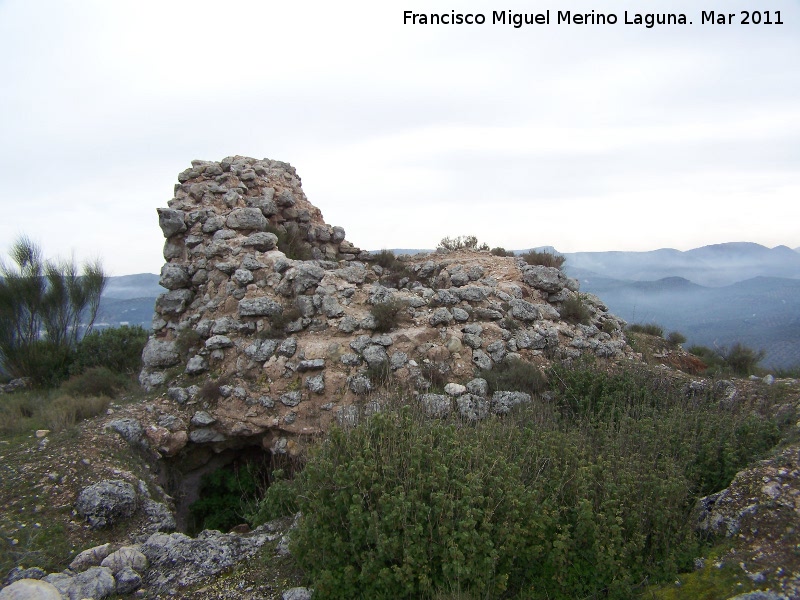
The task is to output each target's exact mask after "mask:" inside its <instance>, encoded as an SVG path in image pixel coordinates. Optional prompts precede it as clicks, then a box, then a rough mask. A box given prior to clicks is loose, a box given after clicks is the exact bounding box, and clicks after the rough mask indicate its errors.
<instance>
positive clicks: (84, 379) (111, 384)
mask: <svg viewBox="0 0 800 600" xmlns="http://www.w3.org/2000/svg"><path fill="white" fill-rule="evenodd" d="M129 383H130V378H129V377H127V376H125V375H123V374H122V373H115V372H114V371H112V370H111V369H108V368H106V367H92V368H90V369H87V370H86V371H84V372H82V373H81V374H80V375H73V376H72V377H70V378H69V379H68V380H67V381H65V382H64V383H62V384H61V388H60V389H61V391H63V392H65V393H67V394H69V395H71V396H76V397H79V396H105V397H107V398H116V396H117V394H118V393H119V392H120V391H121V390H124V389H125V388H126V387H128V384H129Z"/></svg>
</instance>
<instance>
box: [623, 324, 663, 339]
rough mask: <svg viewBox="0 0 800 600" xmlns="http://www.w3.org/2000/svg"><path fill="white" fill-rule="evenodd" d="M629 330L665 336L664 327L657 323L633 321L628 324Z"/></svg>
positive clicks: (630, 331)
mask: <svg viewBox="0 0 800 600" xmlns="http://www.w3.org/2000/svg"><path fill="white" fill-rule="evenodd" d="M627 331H628V332H629V333H643V334H645V335H653V336H655V337H661V338H663V337H664V328H663V327H661V325H658V324H657V323H633V324H631V325H628V327H627Z"/></svg>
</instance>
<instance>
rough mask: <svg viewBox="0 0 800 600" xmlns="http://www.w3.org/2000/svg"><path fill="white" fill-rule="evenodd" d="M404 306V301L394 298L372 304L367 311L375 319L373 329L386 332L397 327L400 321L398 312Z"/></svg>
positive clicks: (400, 311) (399, 312)
mask: <svg viewBox="0 0 800 600" xmlns="http://www.w3.org/2000/svg"><path fill="white" fill-rule="evenodd" d="M405 307H406V304H405V302H403V301H402V300H395V299H392V300H388V301H386V302H379V303H378V304H373V305H372V306H371V307H370V309H369V312H370V314H371V315H372V317H373V318H374V319H375V331H377V332H379V333H386V332H388V331H391V330H392V329H394V328H395V327H397V325H398V323H399V322H400V314H401V313H402V311H403V309H405Z"/></svg>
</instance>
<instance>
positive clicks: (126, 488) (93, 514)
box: [75, 479, 139, 528]
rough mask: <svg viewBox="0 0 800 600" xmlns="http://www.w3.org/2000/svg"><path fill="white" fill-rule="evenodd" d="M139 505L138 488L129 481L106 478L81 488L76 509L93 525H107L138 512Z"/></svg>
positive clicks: (97, 526) (96, 526)
mask: <svg viewBox="0 0 800 600" xmlns="http://www.w3.org/2000/svg"><path fill="white" fill-rule="evenodd" d="M138 506H139V502H138V497H137V495H136V490H135V489H134V487H133V486H132V485H131V484H130V483H128V482H127V481H123V480H121V479H106V480H104V481H101V482H99V483H95V484H94V485H90V486H89V487H86V488H84V489H83V490H81V492H80V494H78V499H77V501H76V502H75V510H76V511H77V512H78V514H79V515H80V516H82V517H84V518H85V519H86V520H87V521H89V523H90V524H91V526H92V527H95V528H99V527H106V526H107V525H112V524H114V523H117V522H119V521H121V520H123V519H127V518H129V517H131V516H132V515H133V513H135V512H136V509H137V508H138Z"/></svg>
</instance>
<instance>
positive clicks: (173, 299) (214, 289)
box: [140, 156, 629, 455]
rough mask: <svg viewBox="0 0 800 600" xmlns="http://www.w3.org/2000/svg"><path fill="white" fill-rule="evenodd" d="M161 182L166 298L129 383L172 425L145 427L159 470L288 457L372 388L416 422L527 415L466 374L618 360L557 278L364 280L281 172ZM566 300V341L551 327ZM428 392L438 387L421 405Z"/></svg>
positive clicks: (248, 163)
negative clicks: (256, 451)
mask: <svg viewBox="0 0 800 600" xmlns="http://www.w3.org/2000/svg"><path fill="white" fill-rule="evenodd" d="M178 180H179V182H180V183H179V184H178V185H176V186H175V197H174V198H173V199H172V200H171V201H170V202H169V208H165V209H159V210H158V216H159V224H160V226H161V229H162V231H163V233H164V237H165V238H166V242H165V245H164V258H165V260H166V262H165V264H164V267H163V268H162V271H161V284H162V285H163V286H164V287H165V288H167V289H168V290H169V291H167V292H165V293H164V294H162V296H161V297H159V299H158V300H157V303H156V314H155V317H154V320H153V335H152V337H151V339H150V340H149V342H148V344H147V346H146V347H145V350H144V353H143V363H144V368H143V370H142V372H141V374H140V382H141V384H142V385H143V386H144V387H145V388H147V389H150V390H153V389H156V388H159V387H161V386H164V388H165V389H167V390H168V394H167V395H168V398H169V401H170V402H172V403H174V404H175V405H177V406H176V408H180V407H182V410H184V411H186V415H185V419H184V420H179V422H180V423H181V424H182V426H180V427H171V428H170V427H166V426H162V425H153V426H151V427H150V428H148V430H147V431H148V437H149V439H150V442H151V445H153V446H154V447H156V448H157V449H159V451H160V452H162V454H166V455H173V454H176V453H177V452H179V451H180V450H181V449H182V448H183V447H184V446H185V445H186V444H187V443H195V444H211V445H214V446H215V447H217V448H223V447H225V446H226V445H233V444H234V443H241V441H242V439H249V440H251V441H253V440H257V441H258V442H259V443H260V444H262V445H263V446H264V447H267V448H270V449H271V450H272V451H273V452H290V453H291V452H292V451H293V448H295V447H296V442H297V440H298V438H300V437H302V436H305V435H314V434H316V433H319V432H320V431H323V430H325V429H326V428H327V427H328V426H329V425H330V423H331V422H332V421H334V420H338V421H339V422H352V421H354V420H356V419H358V418H359V416H360V415H361V414H363V412H364V410H371V409H374V408H376V402H377V403H379V402H380V390H378V387H379V386H378V385H377V375H376V374H381V373H382V374H383V375H382V376H384V377H385V375H386V374H387V373H389V374H390V376H391V379H392V381H393V382H395V383H396V384H397V385H398V386H403V387H404V388H405V389H408V390H409V393H410V394H413V395H415V396H416V397H417V398H418V399H419V401H420V402H421V403H422V405H423V406H425V407H426V408H427V409H430V410H429V411H430V412H431V413H432V414H444V413H447V412H450V411H461V413H462V415H464V416H465V417H468V418H480V417H481V416H485V415H486V414H488V413H489V412H492V411H493V412H505V411H507V410H508V409H509V407H510V406H511V405H513V404H514V403H516V402H522V401H529V400H530V398H529V397H528V398H527V399H526V398H525V397H524V396H525V395H524V394H523V395H522V396H513V397H510V396H508V395H506V396H502V395H500V396H497V394H495V396H497V397H495V396H489V395H488V394H487V393H486V390H485V386H483V385H482V384H481V383H480V381H481V380H476V381H473V380H474V378H475V375H476V374H477V373H478V371H479V369H491V368H493V367H495V366H496V365H497V364H498V363H502V362H504V361H508V360H511V359H515V358H516V359H520V360H526V361H530V362H534V363H536V364H540V365H546V364H547V363H548V361H550V360H551V359H553V358H576V357H579V356H581V355H582V354H584V353H591V354H594V355H596V356H599V357H606V358H614V357H621V356H623V354H624V353H625V352H626V351H629V349H628V348H627V347H626V346H625V342H624V337H623V335H622V331H621V329H622V326H623V323H622V322H621V321H620V320H618V319H616V318H615V317H614V316H613V315H610V314H609V313H608V312H607V308H606V307H605V306H604V305H603V303H602V302H601V301H600V300H599V299H597V298H596V297H594V296H591V295H589V294H580V293H579V291H578V283H577V282H576V281H575V280H572V279H569V278H567V277H566V276H565V275H564V274H563V273H562V272H561V271H560V270H558V269H555V268H551V267H544V266H531V265H528V264H526V263H525V262H524V261H522V260H521V259H519V258H514V257H496V256H493V255H491V254H489V253H488V252H476V251H468V250H464V251H458V252H452V253H434V254H429V255H417V256H412V257H402V260H400V261H397V262H395V263H394V264H389V265H386V264H384V266H383V267H382V266H380V265H379V264H378V263H377V262H376V260H375V257H374V256H373V255H371V254H369V253H367V252H363V251H361V250H360V249H358V248H357V247H355V246H354V245H353V244H351V243H350V242H348V241H347V240H345V232H344V229H342V228H341V227H334V226H330V225H328V224H326V223H325V221H324V220H323V218H322V214H321V212H320V211H319V209H317V208H316V207H315V206H313V205H312V204H310V203H309V202H308V200H307V199H306V197H305V195H304V194H303V191H302V188H301V185H300V179H299V177H298V176H297V174H296V173H295V170H294V169H293V168H292V167H291V166H289V165H288V164H286V163H281V162H277V161H271V160H266V159H265V160H255V159H251V158H244V157H238V156H237V157H233V158H226V159H223V160H222V161H220V162H207V161H193V163H192V168H190V169H187V170H186V171H184V172H182V173H181V174H180V175H179V176H178ZM576 298H579V299H580V301H581V303H582V305H583V306H584V307H585V308H586V309H587V310H588V314H589V318H588V320H586V321H585V323H584V324H580V323H571V322H567V321H566V320H564V319H562V318H561V312H563V309H564V306H565V305H566V304H565V303H569V302H571V301H574V300H575V299H576ZM386 303H395V304H399V305H400V307H401V308H400V311H399V315H398V316H399V322H398V323H397V326H396V327H394V328H393V329H391V330H390V331H387V332H377V331H376V328H377V327H378V323H377V322H376V319H375V315H374V308H373V307H374V306H376V305H380V304H386ZM437 382H438V383H439V384H441V383H442V382H447V383H453V384H455V385H451V386H449V388H447V389H448V390H449V391H448V392H447V393H434V392H435V391H438V392H442V390H441V389H439V390H434V389H431V388H432V386H435V385H436V384H437ZM462 384H465V385H462ZM466 384H472V385H471V386H470V385H466ZM393 387H396V386H393ZM498 394H502V393H501V392H498ZM237 440H238V441H237Z"/></svg>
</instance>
